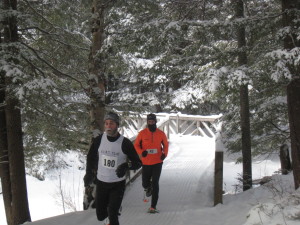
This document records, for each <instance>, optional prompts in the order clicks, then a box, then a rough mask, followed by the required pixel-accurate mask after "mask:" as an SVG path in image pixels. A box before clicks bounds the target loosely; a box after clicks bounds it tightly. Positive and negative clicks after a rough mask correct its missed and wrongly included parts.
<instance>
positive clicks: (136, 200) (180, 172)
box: [120, 136, 215, 225]
mask: <svg viewBox="0 0 300 225" xmlns="http://www.w3.org/2000/svg"><path fill="white" fill-rule="evenodd" d="M180 139H181V138H180V136H176V137H173V138H171V142H170V153H169V155H168V158H167V159H166V160H165V162H164V165H163V170H162V175H161V178H160V194H159V200H158V205H157V208H158V209H159V210H160V213H159V214H154V215H153V214H148V213H146V211H147V209H148V208H149V206H150V202H149V203H144V202H142V197H143V188H142V184H141V179H138V180H137V181H136V182H134V183H133V184H131V185H130V186H129V187H128V188H127V192H126V196H125V198H124V200H123V212H122V216H121V218H120V223H121V224H122V225H138V224H143V225H150V224H151V225H153V224H176V225H181V224H187V222H188V221H189V219H188V218H186V215H187V213H186V210H189V209H190V208H194V207H195V205H194V204H198V205H199V207H200V205H203V204H204V201H201V200H205V204H206V203H207V202H206V201H207V196H211V195H210V194H209V193H208V192H207V193H205V192H206V191H205V190H207V191H209V190H210V189H208V188H201V187H202V185H203V184H204V183H206V184H205V185H207V186H211V182H209V181H208V180H207V179H206V178H211V179H212V177H213V174H211V172H212V171H211V170H210V168H211V165H212V162H213V160H214V155H215V151H214V146H215V145H214V139H210V140H209V141H208V140H207V139H205V138H201V137H196V136H191V137H189V138H187V137H185V138H184V140H180ZM195 146H197V148H195ZM207 173H208V174H207ZM206 175H207V176H206ZM202 178H203V179H202ZM204 181H205V182H204ZM207 181H208V182H207ZM210 200H211V202H210V204H213V202H212V200H213V199H210ZM208 204H209V203H208ZM188 224H189V223H188Z"/></svg>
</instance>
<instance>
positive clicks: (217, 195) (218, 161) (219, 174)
mask: <svg viewBox="0 0 300 225" xmlns="http://www.w3.org/2000/svg"><path fill="white" fill-rule="evenodd" d="M221 130H222V123H220V124H218V126H217V134H216V136H215V137H216V141H215V142H216V152H215V176H214V184H215V186H214V206H216V205H217V204H219V203H221V204H222V203H223V159H224V152H223V150H224V145H223V142H222V135H221Z"/></svg>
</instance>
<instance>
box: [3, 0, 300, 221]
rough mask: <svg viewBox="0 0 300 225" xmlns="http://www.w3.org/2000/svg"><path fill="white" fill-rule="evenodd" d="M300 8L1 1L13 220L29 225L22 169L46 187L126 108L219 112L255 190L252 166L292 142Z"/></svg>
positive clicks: (6, 178)
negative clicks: (108, 117) (68, 156)
mask: <svg viewBox="0 0 300 225" xmlns="http://www.w3.org/2000/svg"><path fill="white" fill-rule="evenodd" d="M299 9H300V1H299V0H296V1H295V0H256V1H255V0H224V1H219V0H210V1H207V0H161V1H159V0H142V1H141V0H124V1H117V0H84V1H81V0H59V1H58V0H47V1H46V0H1V2H0V56H1V57H0V157H1V164H0V165H1V167H0V172H1V184H2V191H3V198H4V202H5V203H6V204H5V210H6V215H7V220H8V224H20V223H23V222H24V221H29V220H30V212H29V208H28V201H27V192H26V179H25V173H27V174H31V175H34V176H36V177H38V178H39V179H43V176H44V174H45V173H47V170H51V169H53V168H58V167H63V166H67V165H66V163H65V162H64V161H60V160H59V161H58V160H57V159H58V158H57V157H56V155H57V154H58V153H59V152H66V151H71V150H72V151H80V152H83V153H86V151H87V149H88V147H89V144H90V141H91V139H92V137H95V136H97V135H98V134H99V133H101V132H102V131H103V126H102V121H103V115H104V113H105V112H106V111H108V110H114V111H119V112H123V113H122V115H121V116H122V126H126V116H128V112H129V111H132V112H182V113H186V114H194V115H211V114H220V113H222V114H223V117H222V120H223V137H224V140H223V141H224V143H225V145H226V147H227V149H228V150H229V151H231V152H232V153H235V152H241V153H242V154H241V157H240V159H239V160H238V161H239V162H242V163H243V168H244V173H243V177H242V179H243V185H244V190H246V189H249V188H251V160H252V158H254V157H261V156H264V157H266V156H267V155H270V154H274V153H275V154H278V151H279V148H280V147H281V146H282V145H284V144H286V145H287V146H291V147H292V150H293V146H296V145H293V143H294V142H293V140H296V138H295V137H296V135H293V133H290V131H295V133H296V130H297V131H299V126H300V121H299V119H298V120H297V119H295V118H296V117H295V116H294V117H293V116H292V115H296V114H295V112H299V111H297V110H299V108H300V107H299V106H297V105H299V99H297V96H299V92H298V94H297V92H289V88H287V87H289V86H288V84H291V82H293V81H296V84H298V85H299V78H298V77H299V64H300V60H299V46H300V41H299V39H300V38H299V37H300V32H299V23H300V20H299V19H300V17H299V15H300V14H299V12H300V11H299ZM297 82H298V83H297ZM290 90H292V88H290ZM293 90H294V89H293ZM289 93H291V97H290V100H289V101H287V99H289V98H288V94H289ZM291 105H294V106H295V105H296V106H297V107H294V110H289V107H288V106H291ZM289 112H290V114H289ZM293 113H294V114H293ZM289 115H290V116H289ZM298 115H299V114H298ZM289 123H292V124H293V126H289ZM290 127H294V128H293V129H294V130H292V129H291V128H290ZM298 137H299V135H298ZM294 149H296V148H294ZM299 151H300V150H299V149H298V153H297V152H296V151H294V152H293V151H292V153H293V154H292V155H293V169H294V177H295V178H294V179H295V188H298V187H299V183H300V169H299V166H300V163H297V162H299V161H300V157H299V155H300V153H299ZM41 164H43V165H44V166H43V168H45V170H43V171H41V170H40V168H41V167H40V165H41ZM45 165H46V166H45ZM5 193H6V194H5ZM14 201H15V202H18V204H12V203H13V202H14ZM20 202H21V203H22V204H20Z"/></svg>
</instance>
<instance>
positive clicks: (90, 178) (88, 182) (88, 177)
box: [83, 173, 94, 187]
mask: <svg viewBox="0 0 300 225" xmlns="http://www.w3.org/2000/svg"><path fill="white" fill-rule="evenodd" d="M93 180H94V176H93V175H92V174H88V173H87V174H85V175H84V177H83V182H84V186H85V187H88V186H90V185H91V184H92V183H93Z"/></svg>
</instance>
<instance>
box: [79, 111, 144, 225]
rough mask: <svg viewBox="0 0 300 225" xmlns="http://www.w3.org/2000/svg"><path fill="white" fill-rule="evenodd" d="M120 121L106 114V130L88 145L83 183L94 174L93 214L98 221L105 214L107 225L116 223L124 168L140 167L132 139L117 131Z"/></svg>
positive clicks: (122, 186)
mask: <svg viewBox="0 0 300 225" xmlns="http://www.w3.org/2000/svg"><path fill="white" fill-rule="evenodd" d="M119 124H120V119H119V116H118V115H117V114H116V113H113V112H109V113H108V114H106V115H105V117H104V128H105V133H103V134H101V135H99V136H98V137H97V138H95V139H94V141H93V143H92V145H91V147H90V150H89V152H88V155H87V165H86V175H85V176H84V184H85V186H89V185H90V184H91V183H92V181H93V178H94V174H95V173H96V200H95V203H96V204H95V205H96V214H97V218H98V220H99V221H103V220H105V219H106V218H107V217H108V219H109V225H119V219H118V216H119V209H120V207H121V203H122V200H123V196H124V191H125V173H126V171H127V170H128V169H130V170H136V169H139V168H140V167H141V161H140V159H139V156H138V155H137V153H136V151H135V148H134V146H133V144H132V142H131V141H130V140H129V139H128V138H125V137H124V136H122V135H121V134H120V133H119V132H118V127H119ZM127 158H128V159H129V162H127Z"/></svg>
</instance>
